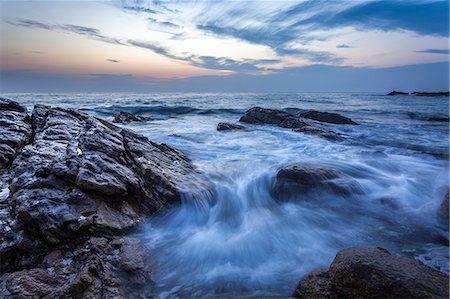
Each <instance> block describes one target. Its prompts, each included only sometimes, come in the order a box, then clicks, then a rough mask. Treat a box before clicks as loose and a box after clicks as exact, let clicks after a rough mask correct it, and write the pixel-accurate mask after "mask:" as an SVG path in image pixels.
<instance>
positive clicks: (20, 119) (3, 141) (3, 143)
mask: <svg viewBox="0 0 450 299" xmlns="http://www.w3.org/2000/svg"><path fill="white" fill-rule="evenodd" d="M30 137H31V124H30V118H29V117H28V114H27V111H26V109H25V108H24V107H22V106H20V105H19V103H17V102H14V101H11V100H8V99H4V98H0V170H2V169H3V168H6V167H7V166H8V165H9V164H10V162H11V161H12V159H13V158H14V157H15V156H16V155H17V154H18V153H19V152H20V150H21V149H22V147H24V146H25V144H27V143H28V141H29V139H30Z"/></svg>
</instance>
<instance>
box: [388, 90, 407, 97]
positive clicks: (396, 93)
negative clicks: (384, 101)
mask: <svg viewBox="0 0 450 299" xmlns="http://www.w3.org/2000/svg"><path fill="white" fill-rule="evenodd" d="M387 95H388V96H400V95H409V93H407V92H402V91H395V90H394V91H391V92H390V93H388V94H387Z"/></svg>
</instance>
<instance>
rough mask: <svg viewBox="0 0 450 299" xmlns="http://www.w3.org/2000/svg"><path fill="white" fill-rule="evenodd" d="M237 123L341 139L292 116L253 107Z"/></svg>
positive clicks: (331, 132) (337, 135)
mask: <svg viewBox="0 0 450 299" xmlns="http://www.w3.org/2000/svg"><path fill="white" fill-rule="evenodd" d="M239 121H242V122H247V123H252V124H275V125H278V126H279V127H281V128H289V129H292V130H293V131H294V132H300V133H305V134H309V135H316V136H319V137H323V138H325V139H329V140H342V139H343V138H342V136H340V135H339V134H337V133H335V132H333V131H330V130H326V129H322V128H319V127H316V126H313V125H311V124H308V123H306V122H305V121H303V120H302V119H300V118H298V117H296V116H294V115H293V114H290V113H288V112H284V111H280V110H275V109H267V108H261V107H253V108H251V109H249V110H247V112H246V113H245V115H243V116H242V117H241V119H240V120H239Z"/></svg>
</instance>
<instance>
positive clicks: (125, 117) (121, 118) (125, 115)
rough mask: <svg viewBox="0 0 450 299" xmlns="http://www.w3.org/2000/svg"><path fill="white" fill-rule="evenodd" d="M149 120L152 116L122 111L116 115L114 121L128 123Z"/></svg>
mask: <svg viewBox="0 0 450 299" xmlns="http://www.w3.org/2000/svg"><path fill="white" fill-rule="evenodd" d="M148 120H151V119H150V117H147V116H142V115H135V114H132V113H129V112H125V111H121V112H120V113H119V114H117V115H116V116H114V121H113V122H115V123H122V124H127V123H129V122H132V121H148Z"/></svg>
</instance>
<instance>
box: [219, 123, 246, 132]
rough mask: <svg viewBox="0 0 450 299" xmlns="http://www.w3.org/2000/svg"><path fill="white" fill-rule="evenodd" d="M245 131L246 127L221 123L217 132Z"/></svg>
mask: <svg viewBox="0 0 450 299" xmlns="http://www.w3.org/2000/svg"><path fill="white" fill-rule="evenodd" d="M242 129H245V127H244V126H241V125H238V124H232V123H225V122H220V123H218V124H217V131H227V130H242Z"/></svg>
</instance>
